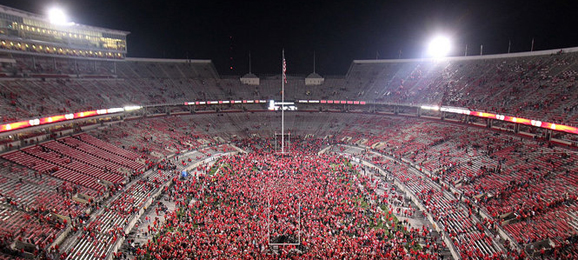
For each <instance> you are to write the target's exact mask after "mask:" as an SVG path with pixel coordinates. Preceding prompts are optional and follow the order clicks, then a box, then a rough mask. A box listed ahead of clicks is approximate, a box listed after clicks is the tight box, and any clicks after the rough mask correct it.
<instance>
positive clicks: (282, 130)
mask: <svg viewBox="0 0 578 260" xmlns="http://www.w3.org/2000/svg"><path fill="white" fill-rule="evenodd" d="M281 56H283V61H282V64H281V73H282V76H281V154H282V155H283V154H285V77H286V76H285V69H286V66H287V65H286V63H285V49H283V50H282V51H281Z"/></svg>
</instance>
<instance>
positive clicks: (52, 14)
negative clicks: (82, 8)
mask: <svg viewBox="0 0 578 260" xmlns="http://www.w3.org/2000/svg"><path fill="white" fill-rule="evenodd" d="M48 20H50V23H53V24H60V25H63V24H67V23H68V17H66V13H65V12H64V10H63V9H62V8H58V7H53V8H50V10H48Z"/></svg>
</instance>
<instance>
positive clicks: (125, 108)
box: [124, 106, 142, 111]
mask: <svg viewBox="0 0 578 260" xmlns="http://www.w3.org/2000/svg"><path fill="white" fill-rule="evenodd" d="M141 108H142V107H141V106H125V107H124V111H132V110H138V109H141Z"/></svg>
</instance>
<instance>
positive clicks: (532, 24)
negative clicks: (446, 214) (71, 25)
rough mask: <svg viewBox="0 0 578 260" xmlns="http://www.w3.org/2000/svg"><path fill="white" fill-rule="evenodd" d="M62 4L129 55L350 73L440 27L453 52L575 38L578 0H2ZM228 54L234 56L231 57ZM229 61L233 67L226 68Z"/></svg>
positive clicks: (236, 68) (410, 48)
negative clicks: (123, 36) (113, 34)
mask: <svg viewBox="0 0 578 260" xmlns="http://www.w3.org/2000/svg"><path fill="white" fill-rule="evenodd" d="M54 3H57V4H59V5H60V6H62V7H64V8H65V9H66V10H67V13H68V14H69V16H70V17H71V18H70V20H72V21H74V22H76V23H81V24H87V25H92V26H99V27H105V28H111V29H118V30H125V31H130V32H131V34H130V35H129V36H128V56H129V57H149V58H181V59H184V58H187V57H188V58H191V59H211V60H213V62H214V64H215V66H216V67H217V70H218V71H219V73H220V74H235V75H243V74H245V73H247V72H248V54H249V52H251V55H252V64H253V66H252V72H253V73H255V74H257V75H263V74H272V73H280V70H281V69H280V67H281V50H282V49H283V48H284V49H285V53H286V59H287V72H288V74H301V75H306V74H308V73H310V72H312V70H313V53H314V52H315V53H316V57H317V69H316V70H317V72H318V73H320V74H321V75H344V74H345V73H346V72H347V70H348V68H349V66H350V64H351V62H352V60H354V59H375V58H376V56H377V54H378V53H379V58H381V59H395V58H398V56H399V52H400V50H401V57H402V58H419V57H422V56H423V54H424V51H423V50H424V49H425V48H426V45H427V41H428V38H431V36H433V35H434V34H437V33H443V34H446V35H449V36H451V38H452V39H453V42H454V45H455V46H454V51H453V53H452V56H456V55H463V54H464V50H465V46H466V45H468V49H469V50H468V53H469V54H471V55H474V54H479V49H480V45H482V44H483V45H484V54H494V53H506V52H507V50H508V41H511V51H512V52H521V51H529V50H530V47H531V42H532V38H534V39H535V44H534V50H544V49H558V48H566V47H576V46H578V33H576V31H577V29H576V28H575V27H576V26H577V25H578V13H577V12H578V1H575V0H563V1H562V0H550V1H529V0H501V1H497V0H496V1H494V0H445V1H439V0H423V1H411V0H399V1H397V0H382V1H373V0H357V1H339V0H333V1H325V0H323V1H313V0H309V1H300V0H296V1H290V0H287V1H279V0H267V1H263V0H245V1H224V0H204V1H196V0H188V1H185V0H179V1H176V0H170V1H169V0H166V1H162V0H154V1H153V0H64V1H46V0H45V1H40V0H36V1H34V0H17V1H15V0H0V4H1V5H6V6H10V7H14V8H17V9H21V10H25V11H29V12H33V13H37V14H44V13H45V11H46V9H47V7H48V6H51V5H54ZM231 57H232V60H231ZM231 66H232V67H233V69H232V70H231V69H230V67H231Z"/></svg>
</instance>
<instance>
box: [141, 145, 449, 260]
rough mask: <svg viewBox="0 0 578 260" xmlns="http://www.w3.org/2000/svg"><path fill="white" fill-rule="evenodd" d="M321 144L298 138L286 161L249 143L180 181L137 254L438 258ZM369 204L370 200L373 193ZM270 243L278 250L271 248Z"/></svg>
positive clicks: (418, 234)
mask: <svg viewBox="0 0 578 260" xmlns="http://www.w3.org/2000/svg"><path fill="white" fill-rule="evenodd" d="M321 143H322V142H321V141H319V140H316V141H305V140H299V141H297V142H294V145H293V148H294V149H292V151H291V153H290V154H289V155H285V156H281V155H279V154H275V153H273V152H272V150H273V147H272V144H271V143H268V142H263V141H262V140H257V139H247V140H244V141H243V142H242V147H244V148H247V149H248V150H250V151H251V152H249V153H247V154H239V155H235V156H231V157H227V158H224V159H223V160H221V161H219V162H218V163H217V164H216V166H215V167H216V168H218V171H217V172H214V173H213V171H208V172H207V173H206V174H200V175H199V176H198V177H196V178H191V179H188V180H178V181H176V184H175V186H174V188H173V189H171V191H170V192H169V194H170V196H171V198H172V200H174V201H177V205H178V208H177V209H176V210H175V211H174V212H170V213H168V214H169V216H168V220H167V221H166V222H165V224H164V225H163V226H160V227H158V230H159V231H160V236H158V237H156V238H154V239H153V240H151V241H149V243H147V244H145V245H144V246H143V247H142V248H139V249H137V251H136V254H137V255H138V256H140V257H141V258H144V259H167V258H186V257H188V258H203V259H209V258H218V257H222V256H225V255H226V256H227V257H229V258H243V259H264V258H265V259H286V258H307V259H320V258H322V259H328V258H339V259H354V258H355V259H369V258H371V259H375V258H380V259H392V258H395V259H437V257H438V256H437V253H438V251H437V250H436V249H438V247H437V245H436V246H435V248H436V249H434V246H433V245H431V247H430V244H428V247H427V249H426V248H422V247H421V246H418V245H417V243H418V242H420V241H422V240H420V239H425V237H426V236H427V234H428V231H427V230H426V231H424V230H416V229H408V228H407V227H406V226H403V225H402V224H401V223H399V222H396V221H394V218H393V217H392V213H391V212H387V211H385V212H384V211H382V210H381V208H380V205H379V204H371V203H368V202H367V201H369V200H371V196H370V195H368V194H367V197H366V196H365V195H364V193H362V192H361V190H360V187H359V186H358V185H363V184H365V185H368V187H370V186H371V185H370V183H369V182H368V181H367V180H360V178H358V177H357V176H358V175H357V168H356V167H353V166H350V165H349V166H348V165H347V164H346V160H345V159H344V158H342V157H340V156H337V155H335V154H324V155H315V152H316V151H318V150H319V147H320V144H321ZM373 196H375V195H373ZM269 243H282V244H283V243H285V245H278V246H269Z"/></svg>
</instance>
